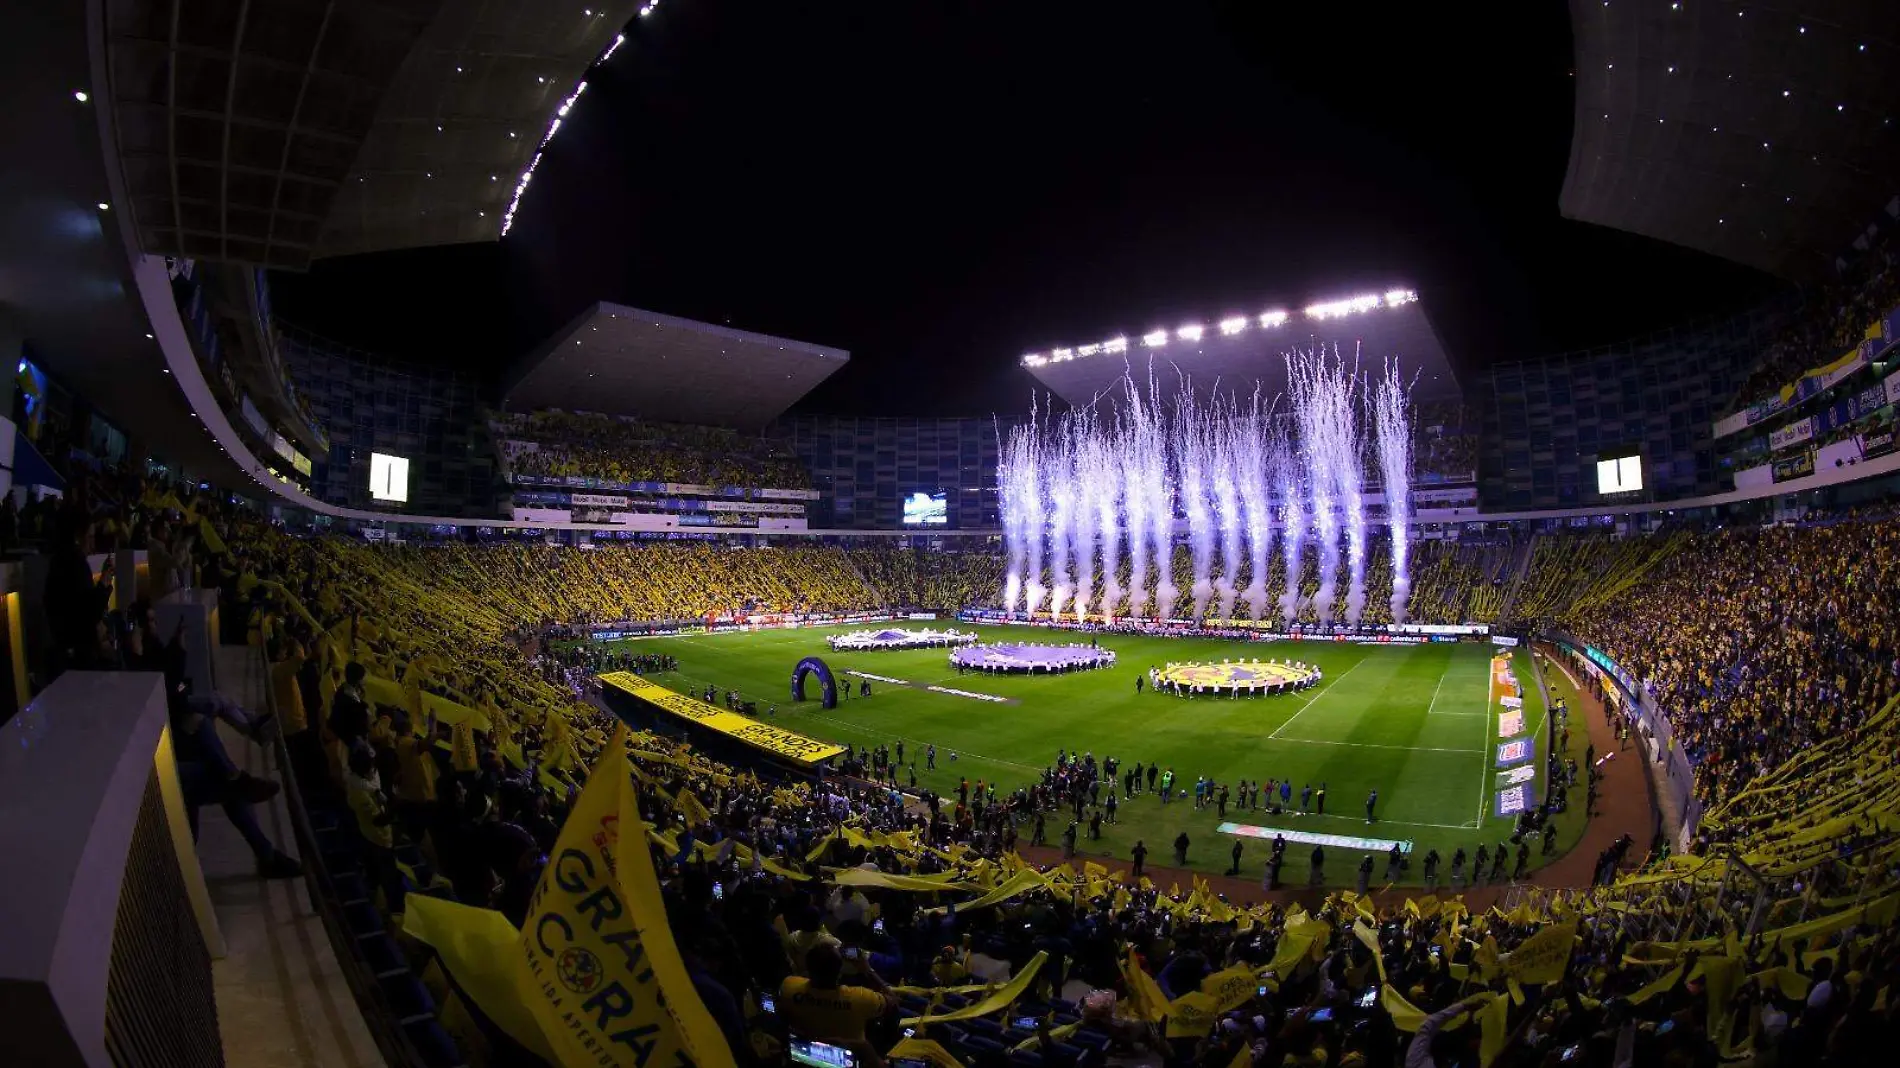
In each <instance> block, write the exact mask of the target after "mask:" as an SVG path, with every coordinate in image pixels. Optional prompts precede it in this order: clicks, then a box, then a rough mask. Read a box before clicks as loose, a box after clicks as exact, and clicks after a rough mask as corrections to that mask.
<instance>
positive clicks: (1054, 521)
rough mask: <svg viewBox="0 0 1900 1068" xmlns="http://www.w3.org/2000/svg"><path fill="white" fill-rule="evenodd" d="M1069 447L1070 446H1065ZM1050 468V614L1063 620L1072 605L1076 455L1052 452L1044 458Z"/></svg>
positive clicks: (1048, 484) (1061, 450)
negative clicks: (1070, 565) (1071, 582)
mask: <svg viewBox="0 0 1900 1068" xmlns="http://www.w3.org/2000/svg"><path fill="white" fill-rule="evenodd" d="M1062 444H1066V442H1064V443H1062ZM1044 460H1045V463H1046V465H1047V466H1048V468H1049V474H1048V480H1047V482H1046V485H1047V487H1048V492H1049V555H1050V558H1051V559H1050V563H1049V571H1050V575H1051V581H1050V589H1049V614H1050V615H1052V616H1060V615H1061V614H1062V613H1063V611H1064V610H1065V609H1066V608H1067V607H1068V605H1069V592H1070V590H1071V589H1072V588H1073V587H1071V586H1070V584H1069V552H1070V550H1071V549H1072V548H1073V547H1074V546H1073V545H1072V544H1071V541H1072V539H1073V536H1074V534H1075V516H1076V511H1075V501H1076V497H1077V496H1079V495H1080V494H1079V491H1078V489H1077V487H1076V485H1075V451H1074V450H1073V449H1067V448H1060V447H1058V448H1054V449H1050V450H1048V452H1047V454H1046V455H1045V457H1044Z"/></svg>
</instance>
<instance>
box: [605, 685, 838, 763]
mask: <svg viewBox="0 0 1900 1068" xmlns="http://www.w3.org/2000/svg"><path fill="white" fill-rule="evenodd" d="M600 681H601V684H602V685H605V686H611V687H613V688H614V689H617V690H620V691H623V692H625V693H629V694H632V695H633V696H635V697H638V698H639V699H640V700H642V701H644V702H646V703H647V704H649V705H651V706H653V707H654V708H657V709H659V710H660V711H662V712H666V713H669V714H671V715H675V716H678V717H680V718H681V719H687V720H691V721H693V722H694V723H697V724H699V725H700V726H702V727H706V728H709V729H711V730H715V731H718V732H719V733H720V734H723V735H726V736H727V737H730V738H736V739H738V740H739V741H741V742H744V743H746V744H747V745H750V746H752V747H753V748H755V749H763V750H764V751H766V752H768V753H771V754H772V755H773V756H778V757H783V758H785V759H787V760H793V761H796V762H798V763H800V764H806V765H810V764H816V763H818V762H819V761H821V760H826V759H828V758H830V757H834V756H837V755H838V754H839V753H842V752H844V747H843V746H841V745H832V744H831V743H829V742H821V741H818V740H817V739H815V738H807V737H805V736H804V735H802V734H799V733H797V732H795V731H788V730H783V729H781V728H778V727H774V726H772V725H771V724H768V723H761V722H759V721H758V720H756V719H752V718H751V717H749V716H742V715H740V714H738V713H737V712H727V711H726V710H724V709H722V708H717V707H715V706H713V705H709V704H707V703H706V702H704V701H701V700H698V699H696V698H692V697H688V696H686V695H685V694H681V693H674V692H673V691H672V690H669V689H667V688H666V687H664V686H660V685H657V684H655V683H651V682H648V681H647V680H645V679H643V678H641V677H640V676H638V675H635V674H633V673H632V672H630V671H611V672H608V673H607V674H605V675H602V676H601V677H600Z"/></svg>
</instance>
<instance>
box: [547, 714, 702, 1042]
mask: <svg viewBox="0 0 1900 1068" xmlns="http://www.w3.org/2000/svg"><path fill="white" fill-rule="evenodd" d="M639 826H640V819H639V815H638V810H637V806H636V805H635V803H634V790H633V784H632V777H631V775H630V773H629V765H628V761H627V732H626V728H625V727H622V728H620V729H618V730H616V731H615V732H614V736H613V738H612V739H611V740H610V741H609V742H608V743H607V748H606V751H605V752H603V753H602V754H601V758H600V761H599V762H598V763H596V764H595V765H594V771H593V774H592V775H590V776H588V779H587V785H586V787H585V788H583V789H582V790H581V796H580V799H579V800H578V801H576V802H575V805H574V810H573V812H572V813H570V814H569V815H568V818H567V823H566V825H565V826H563V827H562V828H561V837H560V838H559V840H557V841H556V842H555V844H554V852H553V855H552V856H551V857H550V858H549V860H548V865H547V869H546V870H545V871H544V872H542V875H541V883H540V885H539V886H537V887H535V891H534V899H533V900H532V901H531V902H530V903H529V906H528V915H527V919H526V922H524V923H523V924H522V925H521V942H520V948H519V950H518V954H517V957H516V960H517V961H518V962H519V963H518V966H517V970H516V973H515V979H516V988H517V990H518V992H519V996H520V998H521V999H522V1001H524V1002H526V1003H527V1005H528V1007H529V1009H530V1010H531V1011H532V1012H533V1013H534V1016H535V1019H536V1020H537V1021H538V1022H539V1023H540V1025H541V1030H542V1033H543V1034H545V1035H546V1036H547V1040H548V1044H549V1045H550V1046H552V1047H553V1049H554V1051H555V1053H556V1054H557V1060H558V1062H559V1063H560V1064H561V1065H562V1066H563V1068H576V1066H579V1065H590V1066H598V1068H689V1066H692V1068H732V1065H733V1057H732V1051H731V1050H730V1049H728V1048H727V1047H726V1043H725V1040H724V1039H723V1038H722V1037H721V1036H720V1034H719V1029H718V1027H717V1026H716V1025H715V1024H714V1023H713V1020H712V1017H711V1015H709V1014H708V1013H707V1011H706V1006H705V1005H704V1003H702V1002H701V1001H700V1000H699V996H698V994H696V993H695V992H694V991H693V986H692V983H691V981H690V980H689V979H688V978H687V976H686V967H685V965H684V964H683V963H682V962H681V961H680V955H679V949H678V947H677V946H675V945H674V944H673V934H672V932H671V931H670V930H669V929H668V928H667V926H666V910H665V908H664V907H663V906H662V905H661V903H660V887H659V881H658V879H657V878H656V877H655V875H654V872H653V862H652V857H651V855H650V854H649V853H648V851H647V844H646V836H645V835H642V834H640V833H638V830H637V828H639ZM621 827H627V828H629V832H628V834H626V835H625V836H622V835H620V834H619V829H620V828H621Z"/></svg>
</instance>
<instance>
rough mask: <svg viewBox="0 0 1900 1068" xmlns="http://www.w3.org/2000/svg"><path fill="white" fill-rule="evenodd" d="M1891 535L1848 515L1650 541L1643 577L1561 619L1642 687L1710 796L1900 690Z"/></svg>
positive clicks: (1719, 795)
mask: <svg viewBox="0 0 1900 1068" xmlns="http://www.w3.org/2000/svg"><path fill="white" fill-rule="evenodd" d="M1896 535H1900V522H1896V521H1895V520H1894V519H1892V518H1878V519H1874V518H1859V517H1851V518H1847V519H1844V520H1840V521H1828V522H1820V523H1812V524H1806V525H1801V526H1773V527H1766V528H1739V527H1738V528H1730V529H1723V530H1715V531H1708V532H1699V533H1694V534H1690V535H1681V536H1674V537H1671V536H1667V535H1664V536H1657V537H1655V538H1653V539H1650V540H1654V541H1658V542H1660V543H1661V544H1663V545H1664V546H1666V547H1667V548H1668V549H1669V551H1668V552H1667V555H1666V556H1665V557H1664V558H1663V559H1661V560H1660V561H1659V562H1652V564H1651V566H1650V567H1648V568H1647V569H1646V571H1645V573H1644V574H1643V576H1642V579H1641V581H1640V582H1629V583H1627V584H1625V585H1623V586H1622V587H1621V588H1616V589H1612V590H1611V592H1610V595H1609V596H1606V597H1603V598H1600V599H1597V600H1595V601H1593V602H1586V603H1584V604H1582V605H1580V606H1578V609H1577V610H1576V611H1575V612H1574V614H1572V615H1571V616H1570V618H1569V619H1568V620H1567V621H1568V622H1569V623H1570V625H1571V627H1572V629H1573V630H1574V631H1575V632H1576V633H1577V634H1578V636H1579V637H1582V638H1583V639H1584V640H1586V641H1588V642H1590V643H1591V644H1593V645H1595V646H1597V647H1598V648H1600V649H1602V650H1603V651H1604V652H1605V653H1607V654H1608V655H1609V656H1610V657H1611V658H1612V659H1613V660H1615V661H1616V662H1617V663H1618V664H1619V665H1621V666H1622V667H1623V669H1624V670H1626V671H1628V672H1629V673H1630V674H1632V675H1633V676H1635V677H1636V678H1637V679H1639V680H1641V681H1642V683H1643V684H1644V685H1645V686H1646V687H1647V688H1648V689H1649V691H1650V693H1651V694H1652V695H1653V696H1654V697H1655V700H1656V703H1657V704H1658V705H1659V706H1660V707H1661V709H1662V710H1663V712H1664V713H1665V714H1666V715H1667V716H1668V718H1669V722H1670V724H1671V726H1672V728H1673V729H1674V731H1675V736H1676V740H1677V741H1678V742H1679V743H1680V744H1681V745H1682V748H1683V751H1684V753H1685V754H1686V755H1687V756H1688V757H1689V759H1690V760H1691V762H1692V763H1693V765H1694V769H1695V777H1696V787H1697V790H1698V792H1699V793H1700V794H1701V795H1702V797H1703V798H1704V799H1705V800H1706V801H1708V802H1711V803H1713V802H1719V801H1721V800H1723V799H1725V798H1727V797H1730V796H1732V795H1733V794H1735V793H1736V792H1737V791H1738V790H1740V789H1741V788H1742V787H1744V786H1746V785H1747V784H1748V783H1749V782H1750V781H1752V780H1754V779H1756V778H1757V777H1759V776H1761V775H1763V774H1765V773H1767V772H1769V771H1771V770H1773V769H1774V768H1775V767H1777V766H1779V765H1781V764H1783V763H1785V762H1787V761H1789V760H1791V759H1793V758H1794V757H1795V756H1797V755H1799V754H1800V753H1801V752H1803V751H1804V750H1806V749H1808V748H1811V747H1812V746H1814V745H1816V744H1817V743H1819V742H1820V741H1822V740H1823V739H1826V738H1829V737H1832V736H1835V735H1837V734H1840V733H1842V732H1847V731H1852V730H1854V729H1856V728H1857V727H1859V726H1860V725H1861V723H1862V722H1863V721H1864V720H1865V718H1866V717H1867V716H1868V715H1870V714H1871V713H1872V712H1874V711H1875V710H1877V709H1879V708H1881V707H1883V706H1884V705H1885V704H1886V702H1887V701H1888V700H1890V699H1891V698H1893V696H1894V695H1895V693H1896V692H1900V648H1896V646H1895V639H1896V636H1900V538H1896ZM1665 539H1666V540H1665Z"/></svg>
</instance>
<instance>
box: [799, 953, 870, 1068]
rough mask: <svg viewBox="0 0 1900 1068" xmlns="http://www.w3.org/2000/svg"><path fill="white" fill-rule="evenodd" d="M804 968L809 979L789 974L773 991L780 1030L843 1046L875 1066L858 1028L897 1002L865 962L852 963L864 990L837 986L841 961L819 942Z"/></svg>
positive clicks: (808, 954)
mask: <svg viewBox="0 0 1900 1068" xmlns="http://www.w3.org/2000/svg"><path fill="white" fill-rule="evenodd" d="M805 970H806V972H808V973H809V975H810V978H804V977H801V976H796V975H794V976H789V977H787V978H786V980H785V982H784V983H783V984H781V985H780V987H779V998H778V1009H779V1014H780V1015H781V1016H783V1017H784V1018H785V1026H786V1028H787V1029H788V1030H789V1031H791V1033H792V1034H793V1035H795V1036H798V1037H800V1038H812V1039H817V1040H819V1041H821V1042H831V1043H835V1044H837V1045H841V1046H849V1047H851V1048H852V1049H854V1050H857V1051H858V1052H859V1054H860V1056H861V1058H863V1059H864V1061H865V1063H867V1064H879V1063H881V1060H880V1059H879V1057H878V1055H877V1051H876V1050H874V1049H872V1048H871V1047H870V1046H869V1045H868V1044H867V1043H866V1041H865V1036H864V1025H865V1024H868V1023H870V1022H871V1021H872V1020H875V1019H877V1018H878V1017H879V1016H882V1015H884V1014H885V1013H887V1012H891V1011H893V1010H895V1009H896V1008H897V999H896V998H895V997H893V996H891V993H890V988H889V987H888V986H886V985H885V984H884V980H883V979H882V978H880V977H879V976H878V974H877V972H875V971H873V970H872V969H871V965H870V962H869V961H863V960H861V961H859V962H858V975H859V976H860V978H862V979H863V981H864V982H865V984H866V985H865V986H840V985H839V983H838V980H839V977H840V976H841V975H842V974H843V972H844V958H843V957H842V956H841V955H840V954H839V951H838V947H837V946H836V945H833V944H831V943H828V942H821V943H819V944H817V945H815V946H813V947H812V948H811V949H810V950H809V951H808V952H807V953H806V954H805Z"/></svg>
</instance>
